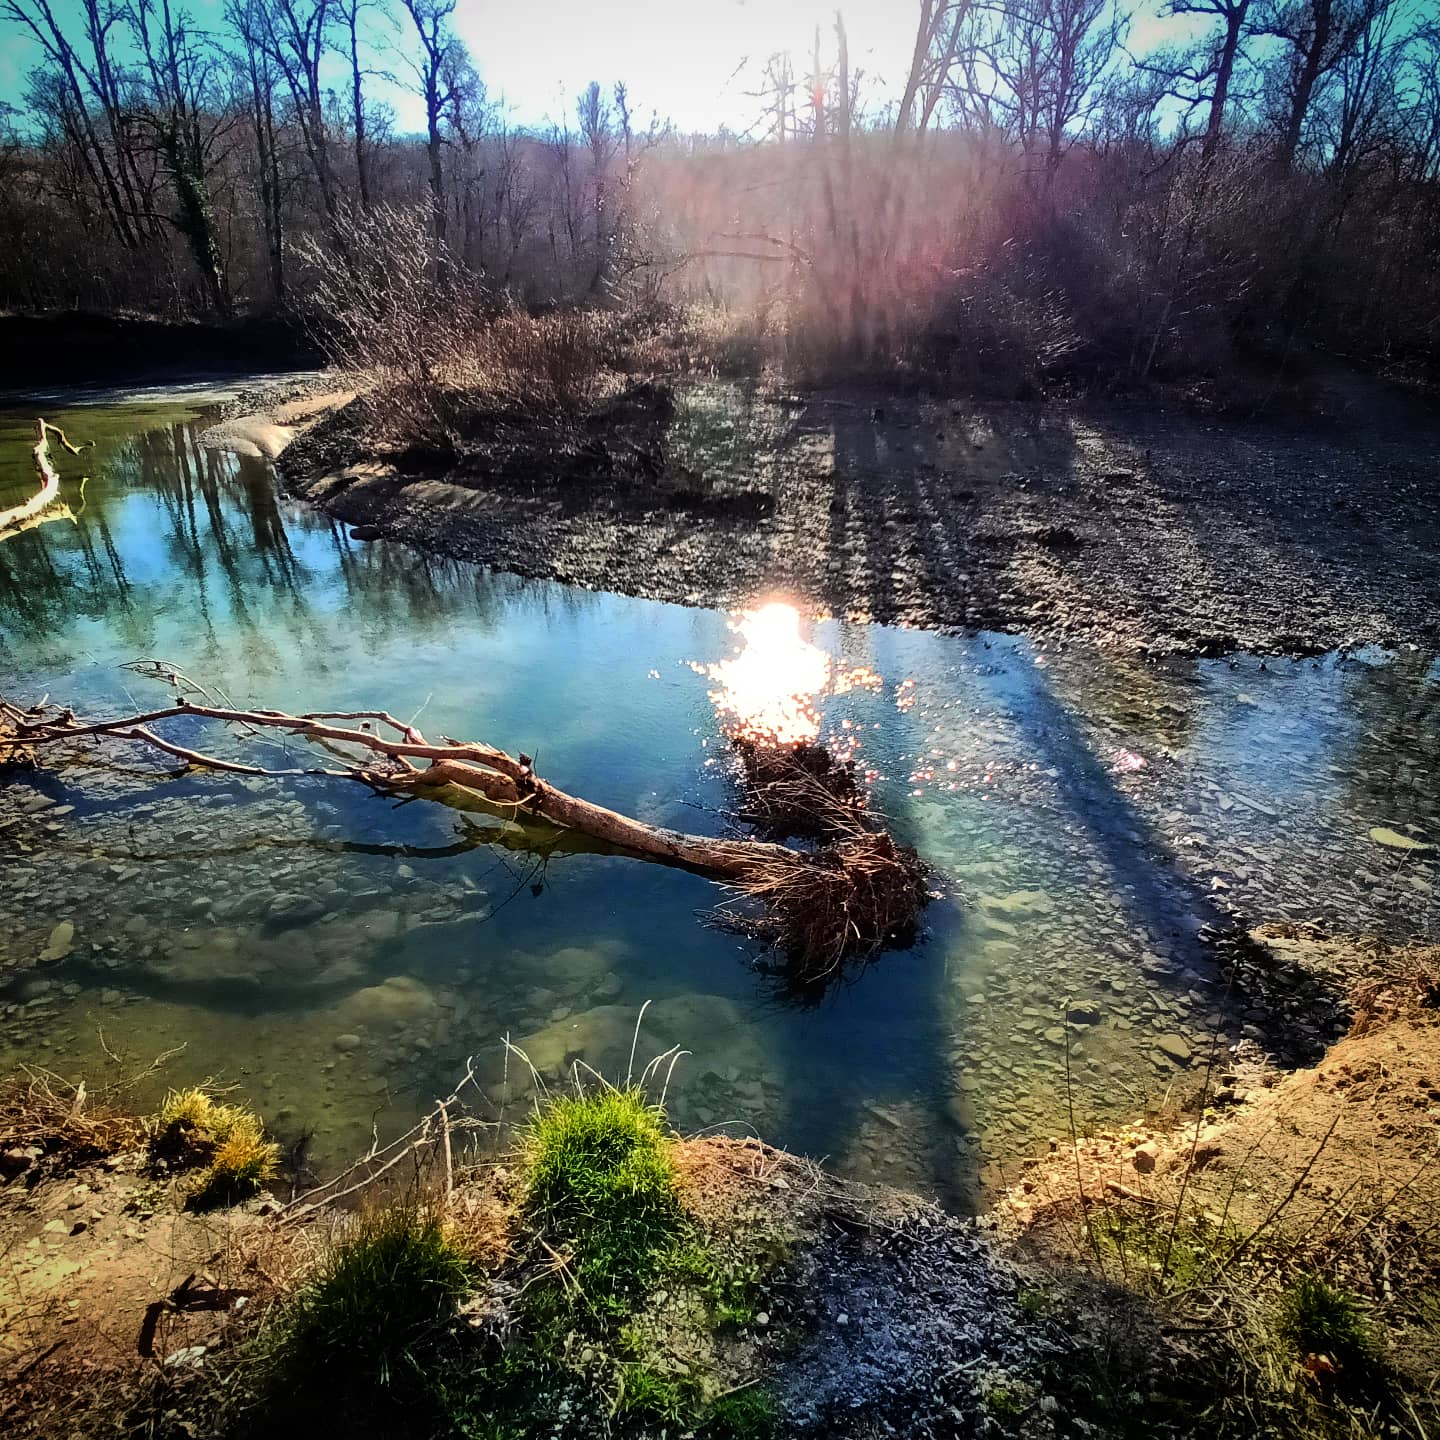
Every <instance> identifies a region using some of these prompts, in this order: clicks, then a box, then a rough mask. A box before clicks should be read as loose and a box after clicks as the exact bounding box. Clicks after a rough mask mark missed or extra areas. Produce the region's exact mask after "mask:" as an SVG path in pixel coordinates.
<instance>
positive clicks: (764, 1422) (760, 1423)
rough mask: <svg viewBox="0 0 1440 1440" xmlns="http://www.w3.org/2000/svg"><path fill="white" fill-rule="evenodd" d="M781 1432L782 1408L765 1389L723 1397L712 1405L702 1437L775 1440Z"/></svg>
mask: <svg viewBox="0 0 1440 1440" xmlns="http://www.w3.org/2000/svg"><path fill="white" fill-rule="evenodd" d="M779 1429H780V1408H779V1406H778V1405H776V1403H775V1397H774V1396H773V1395H772V1394H771V1393H770V1391H768V1390H766V1389H765V1388H764V1387H763V1386H758V1385H755V1386H751V1387H750V1388H749V1389H746V1390H736V1391H734V1392H733V1393H731V1394H729V1395H721V1396H720V1397H719V1398H718V1399H717V1400H715V1401H714V1403H713V1404H712V1405H711V1406H710V1409H709V1411H708V1413H707V1414H706V1416H705V1423H704V1424H703V1425H702V1426H701V1427H700V1434H701V1435H703V1436H704V1437H705V1440H771V1437H772V1436H774V1435H776V1434H777V1433H778V1432H779Z"/></svg>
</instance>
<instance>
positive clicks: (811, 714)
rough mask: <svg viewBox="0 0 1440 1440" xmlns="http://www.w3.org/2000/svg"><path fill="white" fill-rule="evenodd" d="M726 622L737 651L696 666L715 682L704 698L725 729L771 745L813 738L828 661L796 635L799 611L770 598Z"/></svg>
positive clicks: (827, 681) (827, 679)
mask: <svg viewBox="0 0 1440 1440" xmlns="http://www.w3.org/2000/svg"><path fill="white" fill-rule="evenodd" d="M730 624H731V629H733V630H734V631H735V633H736V634H737V635H738V636H739V637H740V642H741V643H740V649H739V652H738V653H737V654H735V655H733V656H731V657H730V658H729V659H728V660H721V661H718V662H717V663H715V664H713V665H698V666H697V667H696V668H697V669H698V670H699V671H700V672H701V674H703V675H705V676H707V677H708V678H709V679H711V680H713V681H714V682H715V684H716V687H717V688H716V689H714V690H712V691H711V692H710V699H711V701H712V702H713V703H714V705H715V709H716V711H717V712H718V713H719V715H720V719H721V723H722V725H723V726H724V727H725V729H726V731H727V732H728V733H729V734H731V735H732V736H736V737H743V738H746V739H754V740H766V741H769V742H771V743H773V744H795V743H797V742H799V741H813V740H816V739H818V738H819V735H820V712H819V709H818V708H817V705H816V701H817V700H818V699H819V697H820V696H821V695H822V694H823V693H824V692H825V690H826V689H827V688H828V686H829V684H830V677H831V661H830V657H829V655H827V654H826V653H825V651H823V650H822V649H820V647H819V646H817V645H813V644H811V642H810V641H808V640H806V639H805V637H804V636H803V635H801V633H800V613H799V611H798V610H796V609H795V607H794V606H793V605H787V604H786V603H785V602H784V601H780V600H776V601H771V602H770V603H769V604H767V605H762V606H761V607H760V608H759V609H758V610H746V611H744V612H743V613H742V614H740V615H739V616H738V617H737V618H736V619H734V620H732V621H731V622H730Z"/></svg>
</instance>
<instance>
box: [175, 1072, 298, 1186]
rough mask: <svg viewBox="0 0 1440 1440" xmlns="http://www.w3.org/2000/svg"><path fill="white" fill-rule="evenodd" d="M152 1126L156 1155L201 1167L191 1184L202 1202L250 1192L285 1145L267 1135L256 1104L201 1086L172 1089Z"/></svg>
mask: <svg viewBox="0 0 1440 1440" xmlns="http://www.w3.org/2000/svg"><path fill="white" fill-rule="evenodd" d="M148 1128H149V1132H150V1153H151V1156H152V1157H153V1158H154V1159H157V1160H164V1161H166V1162H167V1163H169V1164H171V1165H175V1166H178V1167H180V1168H184V1169H193V1170H195V1173H194V1174H193V1175H192V1176H191V1177H190V1179H189V1181H188V1183H187V1185H186V1187H185V1188H186V1192H187V1194H188V1196H189V1197H190V1199H191V1200H192V1201H194V1202H196V1203H211V1202H221V1201H229V1200H234V1199H239V1198H240V1197H242V1196H245V1195H249V1194H251V1193H253V1192H254V1191H255V1189H256V1188H257V1187H258V1186H259V1185H260V1184H261V1183H262V1182H263V1181H266V1180H268V1179H270V1178H271V1176H273V1175H274V1174H275V1170H276V1167H277V1166H278V1165H279V1163H280V1147H279V1146H278V1145H277V1144H275V1143H274V1141H271V1140H266V1139H265V1127H264V1125H263V1124H262V1123H261V1120H260V1117H259V1116H258V1115H256V1114H255V1112H254V1111H253V1110H248V1109H246V1108H245V1106H243V1105H225V1104H221V1103H220V1102H219V1101H218V1100H216V1099H215V1097H214V1096H213V1095H211V1094H210V1093H209V1092H208V1091H206V1090H202V1089H199V1088H195V1087H192V1088H190V1089H187V1090H172V1091H170V1092H169V1094H168V1095H166V1097H165V1100H164V1103H163V1104H162V1105H161V1106H160V1110H159V1113H158V1114H156V1115H155V1116H154V1117H152V1119H151V1121H150V1124H149V1127H148Z"/></svg>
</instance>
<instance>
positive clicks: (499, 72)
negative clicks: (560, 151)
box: [0, 0, 1203, 131]
mask: <svg viewBox="0 0 1440 1440" xmlns="http://www.w3.org/2000/svg"><path fill="white" fill-rule="evenodd" d="M55 3H56V9H57V12H58V13H59V14H60V15H61V16H62V17H66V18H69V17H70V16H72V15H73V14H74V12H75V9H76V3H75V0H55ZM190 8H191V10H192V11H193V13H194V14H195V15H196V16H197V18H199V19H200V20H201V22H202V23H206V22H208V23H213V24H215V25H217V26H218V24H219V22H220V14H221V11H222V5H221V3H220V0H190ZM395 8H396V9H398V8H399V7H398V5H397V6H396V7H395ZM843 8H844V13H845V22H846V27H847V30H848V32H849V38H850V59H851V65H852V67H853V68H859V69H863V70H864V71H865V72H866V74H867V76H868V77H870V80H871V92H870V93H871V94H872V96H873V95H877V94H890V95H893V94H894V93H895V92H896V91H898V89H899V87H900V86H901V85H903V83H904V78H905V70H906V67H907V66H908V64H909V59H910V47H911V45H912V43H913V38H914V23H915V16H916V14H917V12H918V8H919V7H918V4H917V3H915V0H849V3H847V4H845V5H844V7H843ZM834 17H835V6H834V3H833V0H830V3H815V0H612V3H608V4H601V3H595V0H546V3H544V4H543V5H542V4H531V5H515V4H513V3H500V0H459V5H458V8H457V10H456V16H455V21H456V26H457V28H458V30H459V32H460V34H461V35H462V36H463V38H464V39H465V42H466V43H467V45H468V46H469V47H470V51H471V53H472V55H473V56H474V57H475V61H476V64H477V66H478V68H479V70H480V73H481V75H482V76H483V77H484V79H485V82H486V84H487V86H488V87H489V89H490V92H491V95H492V96H503V97H504V99H505V101H506V102H507V105H508V107H509V110H510V113H511V116H512V118H513V120H514V121H515V122H517V123H520V124H540V123H543V122H544V121H546V120H547V119H552V118H562V117H569V116H571V115H572V114H573V107H574V96H575V95H576V93H577V92H578V91H579V90H581V89H582V88H583V87H584V86H585V85H587V84H588V83H589V82H590V81H591V80H599V81H600V82H601V84H603V85H605V86H607V88H608V86H609V85H610V84H612V83H613V82H614V81H616V80H624V81H625V82H626V84H627V85H628V87H629V91H630V96H631V101H632V106H633V108H634V110H635V112H636V116H637V118H638V119H641V120H642V121H643V120H644V119H648V117H649V116H650V114H651V113H652V112H653V113H656V114H658V115H659V116H661V117H662V118H667V119H670V120H672V121H674V122H675V124H676V125H677V126H678V127H679V128H681V129H682V130H697V131H708V130H714V129H716V128H718V127H719V126H720V125H722V124H725V125H728V126H730V128H732V129H734V130H739V131H743V130H745V129H746V128H747V127H749V126H750V125H751V124H752V123H753V122H754V119H755V116H756V113H757V105H756V102H755V101H754V100H753V99H752V98H750V97H749V96H748V95H747V94H746V93H745V92H746V91H747V90H753V89H754V88H755V86H756V76H757V72H758V67H759V65H760V64H762V63H763V62H764V60H765V59H766V57H767V56H769V55H771V54H772V53H774V52H775V51H777V50H785V49H788V50H790V51H792V52H793V53H794V54H795V56H796V57H797V61H799V60H800V58H801V57H805V56H808V55H809V53H810V50H811V47H812V44H813V42H814V36H815V28H816V26H817V25H819V27H820V30H821V37H820V38H821V46H822V54H823V53H825V52H827V51H828V52H830V53H833V43H834V31H833V26H834ZM406 23H407V24H408V21H407V22H406ZM371 28H372V31H373V32H374V41H375V46H374V48H375V51H376V54H377V56H378V57H380V58H378V59H377V62H376V63H377V65H380V66H384V67H385V68H388V69H390V70H391V71H393V72H395V73H396V74H397V76H398V77H400V78H401V79H402V80H403V74H404V72H403V67H402V64H401V63H400V60H399V52H401V51H402V50H403V46H404V45H405V44H406V43H407V42H408V36H405V35H404V34H403V32H399V33H398V34H397V32H396V31H395V30H394V29H393V28H387V27H386V25H385V23H384V22H383V21H381V20H378V19H372V21H371ZM1184 28H1188V29H1189V30H1192V31H1193V29H1194V24H1193V22H1192V23H1190V24H1188V26H1187V22H1185V21H1175V20H1159V19H1156V18H1154V17H1153V16H1142V17H1140V18H1139V19H1137V21H1136V23H1135V25H1134V27H1132V32H1131V45H1132V48H1133V49H1135V50H1137V51H1145V50H1149V49H1151V48H1153V46H1154V45H1155V44H1157V43H1158V42H1160V41H1161V40H1163V39H1166V38H1170V37H1172V36H1176V35H1178V34H1180V33H1182V29H1184ZM1202 28H1203V26H1202ZM35 58H36V49H35V47H34V45H33V43H32V42H29V41H27V40H25V39H23V38H22V37H20V36H19V34H18V33H17V31H16V30H15V27H14V26H13V25H10V24H5V25H4V26H3V27H0V97H3V98H5V99H9V100H14V99H16V98H18V96H19V93H20V90H21V88H22V85H23V78H24V75H25V72H26V70H27V69H28V68H29V67H30V65H32V64H33V63H34V61H35ZM746 62H749V63H748V64H747V63H746ZM335 79H336V82H337V84H338V83H339V82H340V79H341V77H340V75H339V74H338V72H337V74H336V77H335ZM373 89H374V92H375V93H376V95H377V97H379V98H383V99H384V100H385V101H386V102H387V103H389V104H390V105H391V106H392V107H393V108H394V110H395V112H396V119H397V122H398V124H399V125H400V127H401V128H402V129H415V128H418V126H419V123H420V109H419V102H418V100H415V99H414V98H412V97H411V96H410V95H408V94H407V93H405V92H404V91H403V90H402V89H399V88H397V87H394V86H391V85H389V84H387V83H385V82H384V81H376V82H374V85H373Z"/></svg>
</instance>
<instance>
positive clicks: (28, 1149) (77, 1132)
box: [0, 1066, 143, 1173]
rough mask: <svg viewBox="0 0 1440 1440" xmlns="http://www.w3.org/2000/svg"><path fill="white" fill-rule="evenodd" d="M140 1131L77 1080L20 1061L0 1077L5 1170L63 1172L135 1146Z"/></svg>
mask: <svg viewBox="0 0 1440 1440" xmlns="http://www.w3.org/2000/svg"><path fill="white" fill-rule="evenodd" d="M142 1133H143V1130H142V1126H141V1123H140V1121H139V1120H138V1119H136V1118H135V1117H134V1116H133V1115H127V1114H124V1113H123V1112H122V1111H120V1110H119V1109H117V1108H116V1107H115V1105H114V1104H113V1103H112V1102H111V1101H110V1100H109V1099H107V1097H106V1096H105V1095H104V1094H101V1095H100V1096H95V1095H92V1094H91V1093H90V1092H89V1091H88V1090H87V1089H86V1086H85V1082H84V1081H83V1080H82V1081H81V1082H80V1083H79V1084H78V1085H72V1084H71V1083H70V1082H69V1081H68V1080H65V1079H62V1078H61V1077H60V1076H59V1075H56V1074H54V1073H53V1072H51V1071H49V1070H37V1069H32V1068H30V1067H29V1066H22V1067H21V1068H20V1070H19V1072H18V1073H16V1074H15V1075H12V1076H10V1077H9V1078H7V1079H6V1080H4V1081H3V1082H0V1158H3V1160H4V1165H5V1169H6V1171H7V1172H13V1173H21V1172H23V1171H26V1170H33V1171H34V1172H35V1173H42V1172H43V1171H46V1170H49V1171H64V1170H68V1169H71V1168H73V1167H74V1166H76V1165H84V1164H87V1163H88V1162H90V1161H92V1160H98V1159H101V1158H103V1157H104V1156H106V1155H113V1154H114V1153H115V1152H116V1151H118V1150H124V1149H128V1148H129V1147H130V1146H133V1145H138V1144H139V1142H140V1139H141V1136H142Z"/></svg>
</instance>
